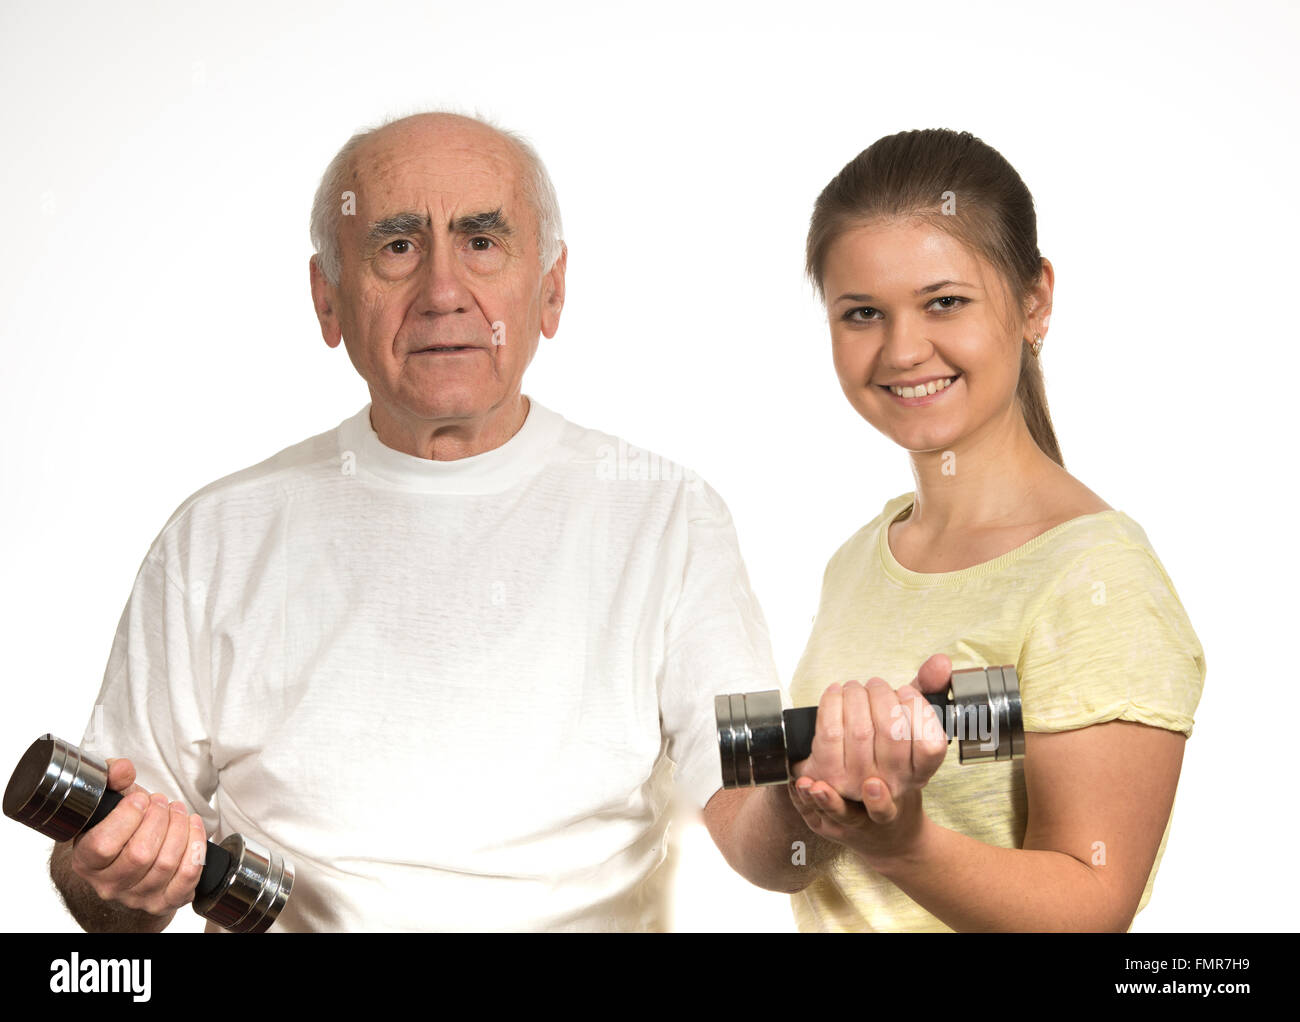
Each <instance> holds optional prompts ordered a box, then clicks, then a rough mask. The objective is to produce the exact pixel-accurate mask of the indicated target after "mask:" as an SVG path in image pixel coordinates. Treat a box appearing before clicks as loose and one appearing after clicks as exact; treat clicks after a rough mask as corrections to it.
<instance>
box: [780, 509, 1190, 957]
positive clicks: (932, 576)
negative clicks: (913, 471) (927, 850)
mask: <svg viewBox="0 0 1300 1022" xmlns="http://www.w3.org/2000/svg"><path fill="white" fill-rule="evenodd" d="M912 501H913V494H911V493H906V494H903V495H901V496H899V497H895V498H894V499H893V500H891V501H889V502H888V503H887V504H886V505H885V509H884V511H883V512H881V514H880V515H879V516H878V517H877V518H875V519H874V520H873V521H872V522H870V523H869V524H867V525H866V526H865V527H863V528H862V529H860V530H859V531H858V532H857V533H855V534H854V535H853V536H852V537H851V538H850V539H849V540H848V542H846V543H845V544H844V545H843V546H842V547H840V549H839V550H837V551H836V552H835V554H834V556H833V557H831V560H830V563H829V564H828V565H827V566H826V575H825V578H824V579H823V582H822V594H821V604H820V606H819V607H818V610H817V616H816V618H815V619H814V621H813V629H812V635H811V636H810V638H809V639H808V646H807V648H806V649H805V650H804V654H803V656H802V658H800V661H799V666H798V667H797V668H795V673H794V678H793V681H792V682H791V685H790V695H791V698H792V699H793V700H794V704H795V705H796V706H807V705H813V704H816V703H817V702H818V700H819V699H820V698H821V694H822V692H823V691H825V689H826V687H827V686H828V685H830V684H832V683H833V682H840V683H843V682H846V681H851V680H857V681H862V682H865V681H866V680H867V679H868V678H872V677H880V678H883V679H885V681H887V682H889V684H890V685H892V686H893V687H894V688H898V687H900V686H901V685H904V684H906V683H908V682H910V681H911V680H912V679H913V678H914V677H916V671H917V668H918V667H920V666H921V664H922V663H924V662H925V660H926V659H927V658H928V657H929V656H931V655H932V654H934V653H943V654H945V655H947V656H948V657H949V658H950V659H951V660H952V664H953V668H954V669H955V670H958V669H962V668H967V667H987V666H990V665H994V666H995V665H999V664H1014V665H1015V667H1016V673H1017V675H1018V677H1019V679H1020V694H1021V702H1022V709H1023V719H1024V728H1025V730H1026V731H1048V732H1051V731H1068V730H1071V729H1074V728H1080V727H1086V726H1088V725H1089V724H1097V723H1101V722H1103V721H1109V720H1131V721H1138V722H1140V723H1143V724H1150V725H1153V726H1155V727H1161V728H1168V729H1170V730H1174V731H1181V732H1182V733H1183V734H1185V735H1188V736H1190V735H1191V733H1192V714H1193V713H1194V712H1195V710H1196V705H1197V703H1198V702H1199V701H1200V698H1201V688H1202V685H1203V684H1204V681H1205V656H1204V653H1203V651H1202V650H1201V645H1200V642H1199V641H1198V640H1197V638H1196V633H1195V632H1194V631H1193V630H1192V626H1191V622H1190V621H1189V620H1188V618H1187V613H1186V611H1185V610H1184V609H1183V606H1182V604H1181V603H1180V602H1179V599H1178V594H1177V593H1176V592H1175V590H1174V587H1173V583H1172V582H1170V580H1169V576H1168V575H1166V574H1165V570H1164V567H1163V566H1162V565H1161V564H1160V561H1159V559H1158V558H1157V557H1156V554H1155V551H1154V550H1152V548H1151V544H1150V542H1149V541H1148V540H1147V537H1146V533H1144V532H1143V531H1142V528H1141V527H1140V526H1139V525H1138V524H1137V523H1136V522H1135V521H1133V520H1132V519H1131V518H1129V517H1128V515H1126V514H1124V513H1123V512H1122V511H1102V512H1099V513H1097V514H1090V515H1083V516H1082V517H1079V518H1074V519H1072V520H1070V521H1068V522H1064V523H1063V524H1061V525H1058V526H1057V527H1056V528H1054V529H1049V530H1048V531H1047V532H1044V533H1042V534H1041V535H1039V536H1036V537H1034V538H1033V539H1031V540H1030V541H1029V542H1028V543H1025V544H1024V545H1023V546H1020V547H1017V548H1016V549H1015V550H1012V551H1010V552H1009V553H1006V554H1003V555H1002V556H1001V557H998V558H996V559H994V560H992V561H987V562H985V563H984V564H977V565H975V566H974V567H970V568H965V569H963V570H961V571H947V572H939V573H921V572H915V571H909V570H908V569H907V568H904V567H903V566H902V565H901V564H899V563H898V561H896V560H895V559H894V556H893V553H892V552H891V551H890V549H889V541H888V531H889V525H890V524H891V523H892V522H894V521H895V520H896V519H897V518H899V517H900V516H901V515H902V513H903V512H905V511H906V510H907V509H908V508H910V507H911V506H912ZM956 744H957V743H956V742H953V743H951V744H950V745H949V749H948V757H947V759H945V760H944V762H943V764H942V765H941V766H940V767H939V770H938V771H937V772H936V773H935V774H934V776H933V777H932V778H931V779H930V782H929V783H928V784H927V786H926V788H925V811H926V813H927V814H928V815H929V816H930V818H931V819H932V820H934V822H935V823H937V824H939V825H940V826H942V827H946V828H948V829H950V830H955V831H959V832H960V833H962V834H966V835H968V836H970V837H972V838H975V839H976V840H979V841H983V842H984V843H986V844H990V845H995V846H998V847H1001V848H1019V847H1021V846H1022V845H1023V842H1024V836H1025V825H1026V822H1027V819H1028V802H1027V799H1026V795H1025V776H1024V764H1023V761H1020V760H1016V761H1014V762H1011V763H1005V762H1004V763H981V764H973V765H967V766H964V767H963V766H959V765H958V763H957V749H956ZM1171 822H1172V814H1171ZM1168 837H1169V826H1168V825H1166V827H1165V832H1164V835H1163V836H1162V837H1161V839H1160V849H1159V851H1158V852H1157V854H1156V860H1155V863H1154V864H1153V865H1152V867H1151V875H1150V876H1149V877H1148V878H1147V883H1146V889H1145V890H1144V891H1143V892H1142V900H1141V902H1140V903H1139V905H1138V911H1141V910H1142V908H1144V907H1145V906H1146V904H1147V902H1148V901H1149V900H1150V898H1151V887H1152V884H1153V883H1154V881H1155V875H1156V870H1157V869H1159V867H1160V859H1161V857H1162V856H1163V854H1164V850H1165V841H1166V840H1167V839H1168ZM792 902H793V907H794V914H795V921H796V922H797V924H798V926H799V929H800V930H805V931H807V930H829V931H881V932H895V931H949V930H950V927H948V926H946V925H944V923H942V922H941V921H940V920H939V919H938V918H936V917H935V916H933V915H931V914H930V913H929V912H927V911H926V910H925V909H923V908H922V907H921V906H920V905H918V904H917V903H916V902H914V901H913V900H912V899H911V898H909V897H908V896H907V895H906V894H904V893H903V891H901V890H900V889H899V888H897V887H895V886H894V885H893V884H892V883H890V882H889V881H888V880H886V879H885V878H884V877H882V876H880V875H879V874H878V873H876V872H875V871H873V870H871V869H869V868H868V867H867V866H866V865H865V864H864V863H863V862H862V860H861V859H860V858H858V857H857V856H856V855H854V854H853V853H851V852H849V851H848V850H847V849H846V850H845V851H844V852H843V853H842V854H840V855H839V856H838V857H837V858H836V859H834V860H833V861H832V862H831V863H829V864H828V865H827V866H826V868H825V872H824V873H823V874H822V875H821V876H819V877H818V879H817V880H815V881H814V882H813V883H812V884H810V885H809V886H808V887H807V888H806V889H804V890H803V891H801V892H799V893H798V894H795V895H794V896H793V897H792Z"/></svg>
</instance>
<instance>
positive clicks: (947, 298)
mask: <svg viewBox="0 0 1300 1022" xmlns="http://www.w3.org/2000/svg"><path fill="white" fill-rule="evenodd" d="M934 301H935V302H952V303H954V304H952V305H943V306H940V308H941V309H943V310H944V311H947V310H949V309H959V308H961V306H963V305H965V304H966V302H967V301H968V299H966V298H959V297H958V296H957V295H943V296H942V297H940V298H936V299H935V300H934ZM930 304H931V305H933V304H934V302H931V303H930Z"/></svg>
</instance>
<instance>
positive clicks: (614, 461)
mask: <svg viewBox="0 0 1300 1022" xmlns="http://www.w3.org/2000/svg"><path fill="white" fill-rule="evenodd" d="M553 414H554V413H553ZM563 422H564V429H563V431H562V432H561V434H560V444H561V445H562V446H563V447H564V448H565V454H566V456H565V458H564V459H563V462H562V463H563V464H564V465H566V466H567V468H568V470H569V471H572V472H577V473H580V474H585V475H589V476H590V478H591V480H592V483H593V485H603V484H608V483H615V484H627V485H622V486H619V487H617V489H618V491H619V492H622V493H625V494H628V495H632V494H636V493H645V494H649V493H653V492H655V488H652V487H648V486H645V485H642V484H655V483H661V484H665V487H666V489H668V490H674V489H680V490H681V491H683V492H687V493H692V494H696V495H704V496H706V497H708V498H710V499H712V498H716V496H717V495H716V493H715V492H714V491H713V489H712V488H711V487H709V485H708V484H707V483H706V482H705V481H704V480H703V479H701V478H700V477H699V476H698V475H697V474H696V473H695V472H694V470H692V469H691V468H689V467H688V466H686V465H684V464H683V463H682V462H679V461H677V460H675V459H673V458H670V457H668V456H666V455H663V454H660V453H659V452H658V451H655V450H652V449H650V448H648V447H643V446H641V445H640V444H637V443H634V442H632V441H630V440H628V439H626V438H625V437H623V436H620V435H618V434H615V433H610V432H607V431H605V430H601V429H595V428H592V427H590V426H582V425H579V424H577V423H575V422H573V421H572V420H570V419H567V418H565V419H563Z"/></svg>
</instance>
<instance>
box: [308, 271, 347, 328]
mask: <svg viewBox="0 0 1300 1022" xmlns="http://www.w3.org/2000/svg"><path fill="white" fill-rule="evenodd" d="M307 267H308V272H309V273H310V274H311V303H312V305H313V306H315V308H316V318H317V319H318V320H320V335H321V337H323V338H325V343H326V344H328V345H329V346H330V347H331V348H337V347H338V346H339V342H340V341H342V340H343V326H342V324H340V323H339V316H338V310H337V307H336V304H335V303H336V301H337V295H338V289H337V288H336V287H334V285H333V284H331V283H330V282H329V281H328V280H326V279H325V274H324V273H322V272H321V268H320V266H319V265H318V264H317V262H316V257H315V256H312V257H311V259H310V260H309V261H308V264H307Z"/></svg>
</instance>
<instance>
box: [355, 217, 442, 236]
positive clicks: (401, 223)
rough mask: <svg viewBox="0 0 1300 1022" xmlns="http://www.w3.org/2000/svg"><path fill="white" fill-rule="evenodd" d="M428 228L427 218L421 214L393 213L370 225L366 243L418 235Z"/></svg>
mask: <svg viewBox="0 0 1300 1022" xmlns="http://www.w3.org/2000/svg"><path fill="white" fill-rule="evenodd" d="M428 226H429V218H428V217H427V216H424V215H423V214H422V213H395V214H393V215H392V216H386V217H384V218H383V219H382V220H376V221H375V222H374V223H373V224H371V225H370V229H369V230H368V231H366V241H367V242H368V243H374V242H376V241H383V240H384V239H385V238H391V237H393V236H394V235H398V234H419V233H420V232H421V231H423V230H424V229H425V228H427V227H428Z"/></svg>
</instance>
